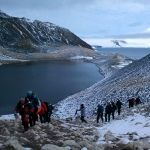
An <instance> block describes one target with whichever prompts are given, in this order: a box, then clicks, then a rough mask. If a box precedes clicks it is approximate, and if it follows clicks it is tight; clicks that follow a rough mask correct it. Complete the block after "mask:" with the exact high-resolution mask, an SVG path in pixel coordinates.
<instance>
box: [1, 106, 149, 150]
mask: <svg viewBox="0 0 150 150" xmlns="http://www.w3.org/2000/svg"><path fill="white" fill-rule="evenodd" d="M149 106H150V105H149V104H145V105H141V106H138V107H135V108H133V109H124V110H123V113H122V115H121V116H119V117H116V119H115V120H111V122H110V123H103V124H102V123H100V124H96V123H95V122H96V120H95V117H93V118H87V120H88V124H81V122H80V120H79V118H78V117H76V118H68V119H66V120H57V119H55V118H53V119H52V122H51V123H50V124H48V123H46V124H41V123H39V122H37V124H36V125H35V126H34V127H32V128H30V129H29V130H28V131H27V132H23V127H22V126H21V122H20V120H19V119H18V120H0V129H1V130H0V149H1V150H149V149H150V107H149Z"/></svg>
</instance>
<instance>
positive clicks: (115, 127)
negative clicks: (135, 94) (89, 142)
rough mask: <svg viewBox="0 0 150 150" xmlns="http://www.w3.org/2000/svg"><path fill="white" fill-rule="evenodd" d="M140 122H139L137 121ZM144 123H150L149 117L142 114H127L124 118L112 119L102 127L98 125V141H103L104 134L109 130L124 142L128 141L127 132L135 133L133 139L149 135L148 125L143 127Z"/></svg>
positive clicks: (149, 127) (149, 128)
mask: <svg viewBox="0 0 150 150" xmlns="http://www.w3.org/2000/svg"><path fill="white" fill-rule="evenodd" d="M139 122H140V123H139ZM146 123H150V118H148V117H145V116H142V115H140V114H134V116H128V117H127V118H125V119H124V120H113V121H111V122H110V123H107V124H106V125H104V126H103V127H98V128H97V129H98V132H99V135H100V138H99V140H98V143H103V142H104V141H105V139H104V135H105V134H106V133H107V132H108V131H110V132H112V133H113V135H114V136H115V137H122V141H123V142H124V143H128V141H129V139H128V134H130V133H136V134H137V135H135V136H133V139H134V140H135V139H136V140H137V139H139V138H144V137H147V136H149V135H150V126H148V127H145V126H144V125H145V124H146Z"/></svg>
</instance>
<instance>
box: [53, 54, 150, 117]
mask: <svg viewBox="0 0 150 150" xmlns="http://www.w3.org/2000/svg"><path fill="white" fill-rule="evenodd" d="M149 90H150V54H149V55H147V56H146V57H144V58H142V59H141V60H138V61H134V62H133V63H132V64H129V65H128V66H126V67H124V68H123V69H121V70H118V71H117V72H116V73H114V74H113V75H112V76H109V77H107V78H105V79H104V80H102V81H100V82H98V83H96V84H95V85H93V86H92V87H90V88H88V89H86V90H84V91H81V92H80V93H77V94H75V95H73V96H70V97H68V98H66V99H65V100H63V101H61V102H59V103H58V104H57V110H56V112H55V114H56V115H57V116H59V117H61V118H66V117H71V116H72V117H73V116H74V113H75V111H76V109H77V108H78V107H79V106H80V104H81V103H84V104H85V106H86V108H87V110H86V113H87V115H88V116H91V115H93V112H94V111H95V108H96V106H97V104H98V103H102V104H105V103H106V102H107V101H111V100H117V99H120V100H122V101H123V102H124V103H125V102H127V100H128V99H129V98H131V97H133V96H135V97H136V96H140V97H141V99H142V100H143V101H149V100H150V95H149Z"/></svg>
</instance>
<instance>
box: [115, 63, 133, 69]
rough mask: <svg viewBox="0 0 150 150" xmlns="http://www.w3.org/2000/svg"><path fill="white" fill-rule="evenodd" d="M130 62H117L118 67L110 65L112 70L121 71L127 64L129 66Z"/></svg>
mask: <svg viewBox="0 0 150 150" xmlns="http://www.w3.org/2000/svg"><path fill="white" fill-rule="evenodd" d="M131 63H132V61H123V62H119V64H118V65H112V67H113V68H118V69H121V68H123V67H125V66H127V65H129V64H131Z"/></svg>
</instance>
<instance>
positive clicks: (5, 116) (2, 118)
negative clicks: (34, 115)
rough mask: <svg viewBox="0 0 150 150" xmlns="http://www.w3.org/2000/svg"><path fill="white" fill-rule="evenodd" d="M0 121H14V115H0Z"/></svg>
mask: <svg viewBox="0 0 150 150" xmlns="http://www.w3.org/2000/svg"><path fill="white" fill-rule="evenodd" d="M0 120H15V116H14V114H8V115H2V116H0Z"/></svg>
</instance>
